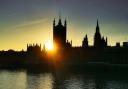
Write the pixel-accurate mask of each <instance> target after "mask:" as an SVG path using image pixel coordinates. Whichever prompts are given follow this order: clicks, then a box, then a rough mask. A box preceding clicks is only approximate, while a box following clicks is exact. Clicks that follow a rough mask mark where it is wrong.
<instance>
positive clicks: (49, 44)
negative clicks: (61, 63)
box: [46, 40, 54, 51]
mask: <svg viewBox="0 0 128 89" xmlns="http://www.w3.org/2000/svg"><path fill="white" fill-rule="evenodd" d="M46 49H47V50H49V51H51V50H53V49H54V47H53V43H52V41H50V40H49V41H47V42H46Z"/></svg>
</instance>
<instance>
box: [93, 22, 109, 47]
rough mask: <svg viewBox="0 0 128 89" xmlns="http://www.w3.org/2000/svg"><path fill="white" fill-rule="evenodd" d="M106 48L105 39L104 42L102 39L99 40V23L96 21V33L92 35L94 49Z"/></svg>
mask: <svg viewBox="0 0 128 89" xmlns="http://www.w3.org/2000/svg"><path fill="white" fill-rule="evenodd" d="M106 46H107V37H106V40H105V39H104V37H102V38H101V34H100V28H99V23H98V20H97V26H96V32H95V35H94V47H96V48H101V47H106Z"/></svg>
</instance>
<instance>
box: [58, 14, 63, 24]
mask: <svg viewBox="0 0 128 89" xmlns="http://www.w3.org/2000/svg"><path fill="white" fill-rule="evenodd" d="M58 25H62V22H61V12H60V11H59V22H58Z"/></svg>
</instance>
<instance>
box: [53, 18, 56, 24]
mask: <svg viewBox="0 0 128 89" xmlns="http://www.w3.org/2000/svg"><path fill="white" fill-rule="evenodd" d="M55 24H56V21H55V18H54V20H53V26H55Z"/></svg>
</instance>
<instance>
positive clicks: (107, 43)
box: [106, 37, 108, 46]
mask: <svg viewBox="0 0 128 89" xmlns="http://www.w3.org/2000/svg"><path fill="white" fill-rule="evenodd" d="M107 45H108V38H107V37H106V46H107Z"/></svg>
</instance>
